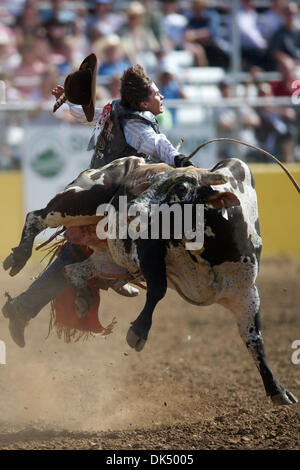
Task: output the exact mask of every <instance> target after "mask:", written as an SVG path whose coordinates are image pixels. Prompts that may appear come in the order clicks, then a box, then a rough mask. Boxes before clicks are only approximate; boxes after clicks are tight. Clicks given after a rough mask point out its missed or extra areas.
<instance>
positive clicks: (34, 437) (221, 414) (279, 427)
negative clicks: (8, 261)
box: [0, 257, 300, 450]
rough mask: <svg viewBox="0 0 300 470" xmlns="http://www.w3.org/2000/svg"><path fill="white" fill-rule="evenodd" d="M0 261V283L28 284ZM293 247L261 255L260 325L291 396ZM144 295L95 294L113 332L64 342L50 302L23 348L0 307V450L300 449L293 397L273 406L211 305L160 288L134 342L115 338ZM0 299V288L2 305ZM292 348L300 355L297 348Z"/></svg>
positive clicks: (296, 369)
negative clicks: (147, 328)
mask: <svg viewBox="0 0 300 470" xmlns="http://www.w3.org/2000/svg"><path fill="white" fill-rule="evenodd" d="M37 272H38V270H37V267H36V266H30V267H29V268H26V269H24V271H23V272H22V273H20V274H19V275H18V276H17V277H16V278H14V279H12V278H9V276H8V275H7V273H5V272H4V271H2V270H1V272H0V281H1V294H3V293H4V292H5V290H9V291H10V293H11V294H12V295H16V294H17V293H19V292H21V291H22V289H24V288H25V287H26V286H27V285H28V284H29V277H30V276H33V275H35V274H36V273H37ZM299 280H300V257H298V258H293V259H290V258H282V259H278V260H272V259H263V261H262V265H261V271H260V275H259V282H258V285H259V289H260V292H261V298H262V331H263V335H264V340H265V346H266V350H267V355H268V359H269V363H270V364H271V366H272V368H273V370H274V372H275V374H276V375H277V376H278V378H279V379H280V381H281V382H282V383H283V384H284V386H285V387H286V388H288V389H289V390H291V391H292V392H293V393H294V395H296V396H297V397H298V399H300V364H298V365H294V364H293V363H292V361H291V356H292V353H293V349H292V348H291V345H292V342H293V341H294V340H297V339H298V340H300V311H299V305H300V289H299ZM144 299H145V294H144V292H142V294H141V295H140V296H139V297H138V298H134V299H126V298H123V297H120V296H118V295H117V294H115V293H113V292H112V293H107V292H105V293H104V294H103V296H102V304H101V319H102V322H103V324H104V325H105V324H108V323H109V322H110V320H111V319H112V317H113V316H116V319H117V321H118V323H117V325H116V326H115V329H114V332H113V333H112V334H111V335H110V336H108V337H106V338H103V337H97V338H95V339H92V340H90V341H89V342H85V343H82V342H79V343H76V344H65V343H64V342H63V341H62V340H59V339H58V338H57V337H56V335H55V333H54V332H52V334H51V335H50V337H49V338H48V339H45V337H46V336H47V333H48V324H49V307H47V308H45V309H44V310H43V311H42V313H41V314H40V315H39V316H38V317H37V318H36V319H35V320H34V321H32V322H31V324H30V325H29V327H28V328H27V329H26V341H27V345H26V348H24V349H20V348H18V347H17V346H15V344H14V343H13V342H12V341H11V339H10V337H9V333H8V327H7V320H5V319H4V318H3V317H2V315H1V317H0V339H1V340H2V341H5V343H6V354H7V358H6V362H7V363H6V365H0V393H1V400H0V449H149V450H153V449H189V450H192V449H299V448H300V419H299V418H300V405H299V404H297V405H293V406H291V407H274V406H273V405H272V404H271V402H270V401H269V399H268V398H267V397H266V396H265V393H264V389H263V386H262V382H261V379H260V377H259V374H258V372H257V370H256V368H255V366H254V364H253V362H252V360H251V358H250V356H249V355H248V352H247V351H246V348H245V346H244V345H243V344H242V341H241V339H240V337H239V335H238V332H237V327H236V324H235V320H234V318H233V316H232V315H231V314H230V313H229V312H227V311H226V310H225V309H223V308H222V307H219V306H212V307H205V308H197V307H194V306H192V305H189V304H187V303H185V302H184V301H183V300H181V298H180V297H179V296H178V295H177V294H176V293H174V292H171V291H169V292H168V294H167V296H166V298H165V299H164V300H163V301H161V302H160V304H159V305H158V307H157V309H156V311H155V314H154V322H153V327H152V330H151V333H150V337H149V340H148V343H147V345H146V346H145V348H144V350H143V351H142V352H140V353H136V352H135V351H132V350H131V349H130V348H129V347H128V346H127V344H126V341H125V337H126V333H127V329H128V326H129V323H130V321H132V320H134V319H135V318H136V316H137V314H138V312H139V311H140V308H141V307H142V305H143V303H144ZM3 303H4V297H1V303H0V305H1V306H2V304H3ZM299 356H300V355H299Z"/></svg>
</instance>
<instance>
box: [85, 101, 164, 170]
mask: <svg viewBox="0 0 300 470" xmlns="http://www.w3.org/2000/svg"><path fill="white" fill-rule="evenodd" d="M126 119H140V120H141V121H143V122H144V123H146V124H148V125H149V126H151V127H152V128H153V129H154V131H155V132H156V133H157V134H159V132H160V131H159V126H158V122H157V120H156V118H155V116H154V114H152V113H151V112H150V111H132V110H130V109H128V108H125V107H124V106H122V105H121V100H115V101H112V103H109V104H107V105H106V106H105V107H104V108H103V111H102V114H101V116H100V119H99V121H98V123H97V126H99V129H98V132H99V134H98V138H97V142H96V145H95V146H94V154H93V157H92V160H91V164H90V168H99V167H102V166H104V165H106V164H107V163H110V162H112V161H113V160H116V159H117V158H121V157H128V156H130V155H137V156H142V157H147V155H145V154H138V153H137V151H136V149H134V148H133V147H131V146H130V145H129V144H127V142H126V139H125V136H124V131H123V126H124V121H125V120H126ZM88 149H89V150H90V147H89V148H88Z"/></svg>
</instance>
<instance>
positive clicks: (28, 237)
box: [3, 209, 47, 276]
mask: <svg viewBox="0 0 300 470" xmlns="http://www.w3.org/2000/svg"><path fill="white" fill-rule="evenodd" d="M44 212H45V210H44V209H42V210H38V211H33V212H29V213H28V214H27V217H26V221H25V225H24V228H23V232H22V237H21V241H20V243H19V246H17V247H15V248H13V249H12V253H11V254H10V255H9V256H8V257H7V258H6V259H5V260H4V262H3V268H4V269H5V271H7V270H8V269H10V272H9V274H10V276H15V275H16V274H18V272H19V271H21V269H22V268H23V267H24V266H25V264H26V262H27V261H28V259H29V258H30V256H31V253H32V247H33V242H34V239H35V237H36V236H37V235H38V234H39V233H40V232H42V231H43V230H45V229H46V228H47V224H46V223H45V217H44Z"/></svg>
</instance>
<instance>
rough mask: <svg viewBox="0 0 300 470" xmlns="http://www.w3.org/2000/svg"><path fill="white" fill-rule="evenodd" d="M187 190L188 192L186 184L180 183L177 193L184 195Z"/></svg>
mask: <svg viewBox="0 0 300 470" xmlns="http://www.w3.org/2000/svg"><path fill="white" fill-rule="evenodd" d="M186 192H187V187H186V185H185V184H180V185H179V186H177V188H176V193H177V194H178V195H181V196H183V195H184V194H185V193H186Z"/></svg>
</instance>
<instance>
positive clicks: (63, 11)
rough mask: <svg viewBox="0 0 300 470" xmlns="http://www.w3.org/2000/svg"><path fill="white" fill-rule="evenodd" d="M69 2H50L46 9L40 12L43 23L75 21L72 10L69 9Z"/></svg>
mask: <svg viewBox="0 0 300 470" xmlns="http://www.w3.org/2000/svg"><path fill="white" fill-rule="evenodd" d="M69 5H70V2H66V1H65V0H50V2H49V3H48V8H45V9H43V10H42V11H41V19H42V21H43V23H47V22H48V21H52V20H57V21H59V22H60V23H71V22H73V21H75V20H76V13H75V11H74V9H73V8H72V9H70V8H69ZM46 7H47V4H46Z"/></svg>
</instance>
